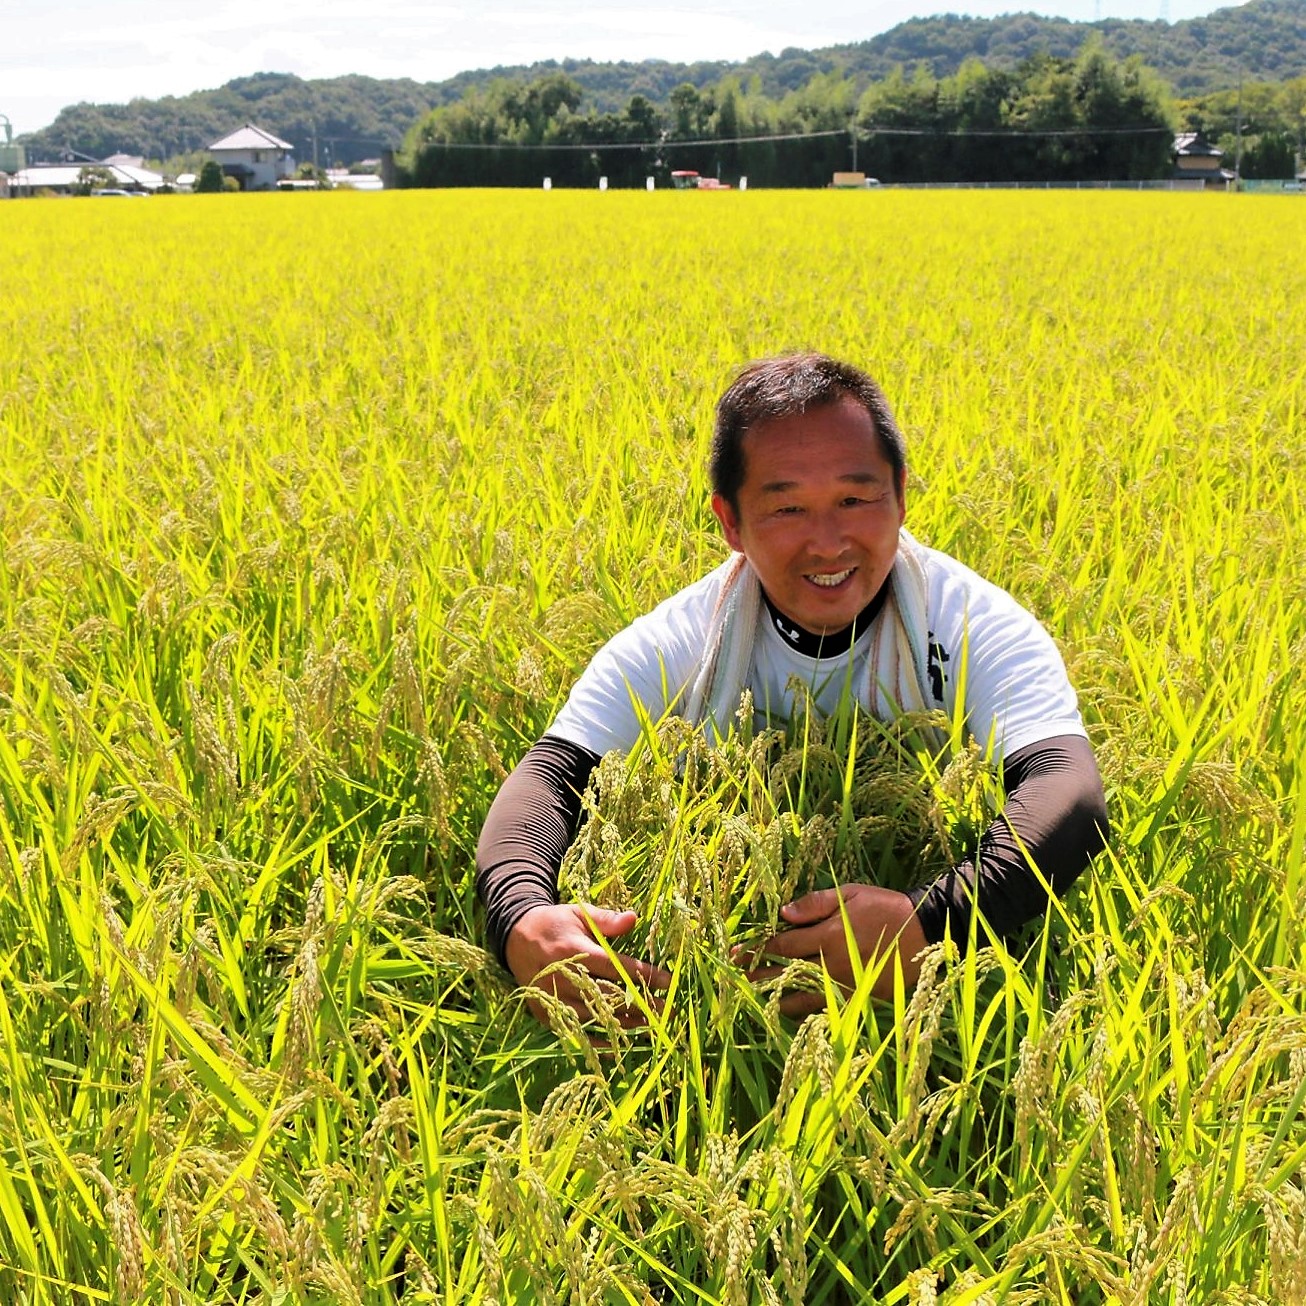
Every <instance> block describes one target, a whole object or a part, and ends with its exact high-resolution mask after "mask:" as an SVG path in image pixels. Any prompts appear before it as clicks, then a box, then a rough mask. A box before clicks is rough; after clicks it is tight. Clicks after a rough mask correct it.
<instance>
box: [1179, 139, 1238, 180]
mask: <svg viewBox="0 0 1306 1306" xmlns="http://www.w3.org/2000/svg"><path fill="white" fill-rule="evenodd" d="M1170 153H1171V156H1172V157H1173V159H1174V173H1173V174H1172V176H1173V180H1174V182H1175V183H1177V185H1176V189H1179V190H1188V189H1192V190H1226V189H1227V188H1228V185H1229V183H1230V182H1231V181H1233V179H1234V174H1233V173H1232V172H1230V171H1229V169H1228V168H1224V167H1221V165H1220V160H1221V159H1222V158H1224V151H1223V150H1222V149H1219V148H1218V147H1217V146H1214V145H1212V144H1211V142H1210V141H1208V140H1207V139H1206V137H1205V136H1203V135H1202V133H1201V132H1180V134H1179V135H1178V136H1176V137H1175V138H1174V145H1173V146H1172V147H1171V150H1170Z"/></svg>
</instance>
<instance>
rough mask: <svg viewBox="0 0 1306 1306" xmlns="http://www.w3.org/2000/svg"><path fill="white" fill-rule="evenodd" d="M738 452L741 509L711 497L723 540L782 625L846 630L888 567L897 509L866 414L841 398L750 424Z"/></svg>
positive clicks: (899, 499) (897, 490)
mask: <svg viewBox="0 0 1306 1306" xmlns="http://www.w3.org/2000/svg"><path fill="white" fill-rule="evenodd" d="M743 453H744V483H743V485H742V486H741V487H740V489H739V496H738V498H739V510H738V511H737V512H736V511H735V510H734V509H733V508H731V506H730V504H729V503H727V502H726V500H725V499H723V498H722V497H721V496H720V495H719V494H717V495H714V496H713V497H712V511H713V512H714V513H716V516H717V520H718V521H719V522H720V523H721V529H722V530H723V531H724V532H725V537H726V541H727V542H728V543H729V545H730V547H731V548H732V549H737V550H739V551H740V552H741V553H743V554H744V555H745V556H746V557H747V558H748V560H749V562H751V563H752V564H753V569H754V570H755V571H756V572H757V575H758V579H759V580H760V581H761V582H762V588H763V589H764V590H765V591H766V593H767V596H768V597H769V598H770V600H771V602H772V603H773V604H775V606H776V607H777V608H779V609H780V611H781V612H783V613H784V615H785V616H786V617H788V618H790V620H792V621H796V622H797V623H798V624H799V625H800V626H803V627H805V628H806V629H807V630H810V631H813V632H814V633H816V634H824V633H825V632H827V631H835V630H840V629H842V628H843V627H844V626H847V625H849V624H850V623H851V622H852V621H853V619H854V618H855V617H856V616H857V614H858V613H859V612H860V611H861V610H862V609H863V608H864V607H865V606H866V605H867V604H868V603H869V602H870V601H871V599H873V598H874V597H875V595H876V593H877V592H878V591H879V588H880V586H881V585H883V584H884V581H885V579H886V578H887V577H888V575H889V571H890V569H891V568H892V567H893V560H894V557H895V556H896V554H897V551H898V528H899V527H900V526H901V525H902V522H903V516H904V512H905V502H904V498H903V491H904V488H905V486H904V485H903V484H900V483H897V482H896V481H895V478H894V474H893V467H892V465H891V464H890V462H889V460H888V459H887V458H886V457H885V456H884V452H883V450H882V449H881V447H880V441H879V437H878V436H877V435H876V434H875V425H874V423H873V421H872V420H871V415H870V414H869V413H868V412H867V411H866V409H864V408H863V407H862V406H861V405H860V404H859V403H857V402H856V400H854V399H851V398H848V397H845V398H842V399H840V400H838V402H836V403H833V404H823V405H821V406H820V407H819V408H813V409H810V410H809V411H808V412H806V413H800V414H798V415H797V416H795V417H781V418H776V419H775V420H774V421H770V422H763V423H761V424H760V425H758V426H754V427H753V428H752V429H751V430H750V431H749V432H748V433H747V434H746V435H745V436H744V438H743Z"/></svg>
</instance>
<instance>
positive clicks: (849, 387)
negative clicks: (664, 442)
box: [708, 354, 907, 512]
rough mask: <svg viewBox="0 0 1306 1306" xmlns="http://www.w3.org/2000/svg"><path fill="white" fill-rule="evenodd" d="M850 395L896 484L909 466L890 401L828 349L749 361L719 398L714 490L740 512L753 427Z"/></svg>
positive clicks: (714, 439)
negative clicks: (868, 420)
mask: <svg viewBox="0 0 1306 1306" xmlns="http://www.w3.org/2000/svg"><path fill="white" fill-rule="evenodd" d="M845 395H846V396H847V397H848V398H850V399H853V400H855V401H856V402H857V403H859V404H860V405H861V406H862V407H863V408H864V409H866V411H867V412H868V413H869V414H870V417H871V421H872V423H873V424H874V426H875V433H876V435H878V436H879V437H880V447H881V449H882V450H883V452H884V456H885V458H887V459H888V461H889V465H890V466H891V467H892V468H893V479H894V485H895V488H900V487H901V485H902V478H903V475H904V473H905V472H906V469H907V446H906V444H905V442H904V441H903V438H902V432H901V431H900V430H899V429H898V423H897V422H895V421H894V419H893V412H892V411H891V409H890V408H889V401H888V400H887V399H885V397H884V391H883V390H881V389H880V387H879V386H878V385H876V383H875V382H874V381H872V380H871V378H870V377H869V376H867V375H866V373H865V372H863V371H862V370H861V369H860V368H857V367H853V366H852V364H850V363H840V362H839V361H838V360H837V359H834V358H829V357H827V356H826V355H825V354H781V355H779V356H778V357H776V358H761V359H758V360H757V362H755V363H749V364H748V366H747V367H745V368H744V370H743V371H742V372H740V373H739V375H738V376H736V377H735V379H734V380H733V381H732V382H731V383H730V387H729V389H728V390H726V392H725V394H723V395H722V396H721V398H720V399H718V400H717V406H716V424H715V426H714V428H713V431H712V454H711V457H710V459H709V461H708V474H709V476H710V478H711V482H712V491H713V493H714V494H719V495H720V496H721V497H722V498H723V499H724V500H725V501H726V502H727V503H728V504H729V505H730V506H731V508H733V509H734V510H735V511H736V512H738V511H739V487H740V486H741V485H743V483H744V447H743V442H744V436H745V435H747V434H748V432H749V431H750V430H752V428H753V427H754V426H758V425H760V424H761V423H763V422H771V421H775V420H776V419H777V418H780V417H796V416H797V415H798V414H799V413H805V412H808V411H809V410H810V409H813V408H821V407H823V406H824V405H826V404H835V403H838V402H839V400H840V399H842V398H844V396H845Z"/></svg>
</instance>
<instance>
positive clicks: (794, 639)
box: [771, 612, 803, 644]
mask: <svg viewBox="0 0 1306 1306" xmlns="http://www.w3.org/2000/svg"><path fill="white" fill-rule="evenodd" d="M771 620H772V621H773V622H775V628H776V630H778V631H779V632H780V633H781V635H783V636H784V637H785V639H787V640H788V641H789V642H790V643H791V644H798V643H800V642H801V640H802V638H803V632H802V631H801V630H799V629H798V627H797V626H791V625H788V624H787V623H786V622H785V619H784V618H783V617H782V616H780V615H779V614H778V613H775V612H773V613H772V614H771Z"/></svg>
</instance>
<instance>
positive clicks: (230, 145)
mask: <svg viewBox="0 0 1306 1306" xmlns="http://www.w3.org/2000/svg"><path fill="white" fill-rule="evenodd" d="M292 149H294V146H292V145H290V144H289V143H288V142H286V141H283V140H281V139H280V138H279V137H277V136H273V135H272V133H271V132H265V131H264V130H263V128H262V127H255V126H254V124H253V123H248V122H247V123H246V124H245V125H244V126H243V127H241V128H239V129H238V130H237V131H234V132H232V133H231V135H230V136H224V137H223V138H222V139H221V140H220V141H214V142H213V144H212V145H210V146H209V153H210V154H211V155H213V157H214V158H215V159H216V160H217V161H218V165H219V166H220V167H221V168H222V175H223V176H224V177H235V179H236V180H237V181H238V182H239V183H240V188H241V190H276V188H277V182H279V181H281V180H283V179H287V178H290V177H293V176H294V175H295V159H294V156H293V155H292V154H291V150H292Z"/></svg>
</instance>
